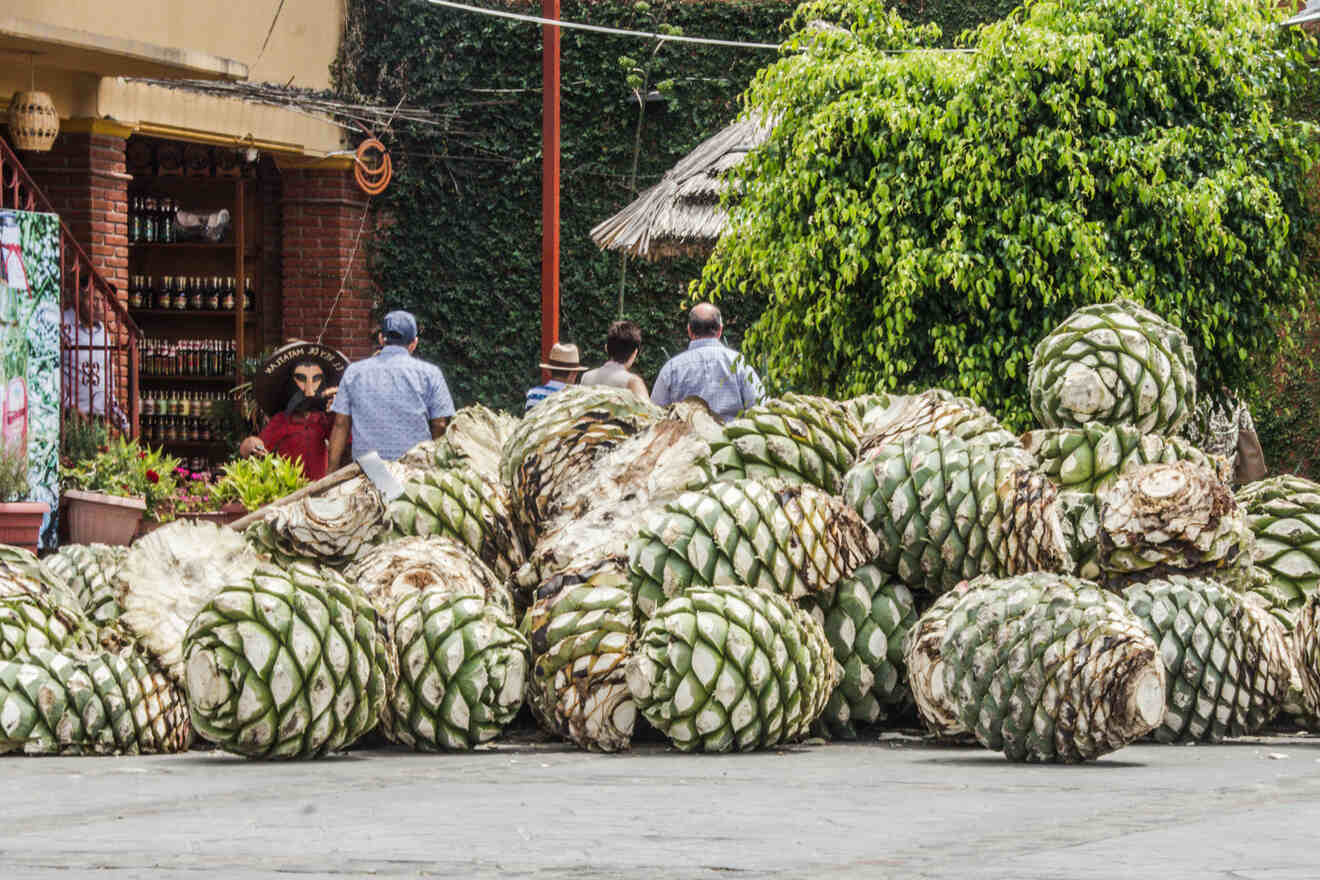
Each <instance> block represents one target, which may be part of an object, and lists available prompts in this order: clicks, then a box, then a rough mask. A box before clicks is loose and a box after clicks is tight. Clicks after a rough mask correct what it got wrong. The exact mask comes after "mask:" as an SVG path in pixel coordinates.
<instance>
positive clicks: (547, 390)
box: [523, 379, 568, 412]
mask: <svg viewBox="0 0 1320 880" xmlns="http://www.w3.org/2000/svg"><path fill="white" fill-rule="evenodd" d="M567 387H568V386H567V385H565V384H564V383H563V382H560V381H559V380H558V379H551V380H550V381H549V382H546V383H545V384H544V385H537V386H536V387H535V388H529V389H527V401H526V402H525V403H524V404H523V412H527V410H529V409H531V408H532V407H534V406H536V405H537V404H538V403H540V402H541V401H543V400H545V399H546V398H547V397H549V396H550V395H551V394H554V393H555V392H556V391H563V390H564V389H565V388H567Z"/></svg>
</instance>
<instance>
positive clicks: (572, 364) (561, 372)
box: [523, 342, 587, 412]
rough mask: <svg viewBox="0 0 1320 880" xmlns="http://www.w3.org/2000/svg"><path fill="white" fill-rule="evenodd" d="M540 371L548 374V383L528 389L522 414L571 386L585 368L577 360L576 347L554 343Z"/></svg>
mask: <svg viewBox="0 0 1320 880" xmlns="http://www.w3.org/2000/svg"><path fill="white" fill-rule="evenodd" d="M541 369H543V370H545V371H547V372H548V373H549V374H550V381H549V382H546V383H545V384H544V385H537V386H536V387H535V388H531V389H528V391H527V402H526V404H524V406H523V411H524V412H525V411H527V410H529V409H531V408H532V407H534V406H536V405H537V404H538V403H540V402H541V401H543V400H545V399H546V398H547V397H549V396H550V395H551V394H554V393H555V392H556V391H561V390H563V389H564V388H567V387H568V386H569V385H572V384H573V383H574V382H576V381H577V379H578V375H579V374H580V373H582V372H584V371H585V370H586V369H587V368H586V367H584V366H582V363H581V360H580V359H579V358H578V349H577V346H576V345H571V344H569V343H564V342H556V343H555V344H554V345H553V346H552V347H551V348H550V357H549V358H547V359H546V360H545V361H544V362H542V364H541Z"/></svg>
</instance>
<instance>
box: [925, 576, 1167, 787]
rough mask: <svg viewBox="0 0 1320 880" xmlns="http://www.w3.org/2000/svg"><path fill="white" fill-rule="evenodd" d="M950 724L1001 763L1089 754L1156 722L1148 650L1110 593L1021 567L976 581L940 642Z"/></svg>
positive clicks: (1158, 688)
mask: <svg viewBox="0 0 1320 880" xmlns="http://www.w3.org/2000/svg"><path fill="white" fill-rule="evenodd" d="M940 661H941V664H942V666H943V673H944V692H945V695H946V697H947V699H949V701H950V702H951V703H952V704H953V705H955V706H956V707H957V710H958V720H959V721H961V722H962V724H963V725H964V726H966V727H967V728H969V729H970V730H971V731H972V732H973V733H975V734H976V738H977V740H978V741H979V742H980V743H981V744H982V745H983V746H985V747H986V748H989V749H994V750H996V751H1003V752H1004V755H1005V756H1006V757H1008V758H1009V759H1010V760H1016V761H1050V762H1054V761H1057V762H1064V763H1072V762H1078V761H1089V760H1093V759H1095V758H1097V757H1100V756H1101V755H1104V754H1106V753H1108V752H1112V751H1114V750H1115V749H1118V748H1121V747H1122V746H1124V745H1126V744H1128V743H1129V742H1132V741H1133V740H1135V739H1137V738H1138V737H1140V736H1143V735H1144V734H1146V733H1149V732H1150V731H1151V730H1153V729H1154V728H1155V727H1156V726H1157V725H1158V724H1159V723H1160V721H1161V720H1162V719H1163V717H1164V707H1165V693H1166V678H1165V673H1164V665H1163V664H1162V663H1161V662H1160V656H1159V649H1158V647H1157V646H1156V645H1155V642H1154V641H1152V640H1151V638H1150V637H1149V636H1148V635H1146V632H1145V630H1144V629H1143V628H1142V625H1141V622H1140V621H1139V620H1137V618H1136V617H1135V616H1134V615H1133V614H1132V612H1131V611H1129V610H1128V608H1127V606H1126V605H1125V604H1124V603H1123V600H1122V599H1120V598H1119V597H1118V596H1116V595H1114V594H1112V593H1109V592H1106V591H1105V590H1102V589H1101V588H1100V587H1098V586H1097V585H1095V584H1092V583H1090V582H1088V581H1083V580H1080V579H1077V578H1071V577H1067V576H1064V575H1054V574H1044V573H1040V574H1029V575H1019V576H1017V577H1012V578H1006V579H1002V580H990V581H987V582H985V583H982V584H977V585H975V586H974V587H973V588H972V589H969V590H968V591H967V593H966V594H965V595H964V596H963V597H962V598H961V599H960V600H959V601H958V603H957V604H956V605H955V606H954V607H953V609H952V611H950V612H949V617H948V624H947V630H946V632H945V636H944V641H943V642H942V643H941V645H940Z"/></svg>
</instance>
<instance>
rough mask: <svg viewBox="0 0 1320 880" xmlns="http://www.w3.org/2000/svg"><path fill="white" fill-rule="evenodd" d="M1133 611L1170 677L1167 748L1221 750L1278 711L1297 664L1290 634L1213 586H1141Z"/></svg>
mask: <svg viewBox="0 0 1320 880" xmlns="http://www.w3.org/2000/svg"><path fill="white" fill-rule="evenodd" d="M1125 596H1126V598H1127V603H1128V607H1129V608H1131V609H1132V611H1133V612H1134V613H1135V614H1136V615H1137V618H1138V619H1139V620H1140V621H1141V624H1142V626H1143V627H1145V629H1146V632H1147V634H1149V635H1150V637H1151V639H1153V640H1154V641H1155V643H1156V644H1157V645H1159V648H1160V658H1161V660H1162V661H1163V663H1164V670H1165V672H1166V673H1167V675H1168V702H1167V705H1166V708H1165V712H1164V719H1163V721H1161V723H1160V726H1159V727H1157V728H1156V729H1155V738H1156V739H1158V740H1159V741H1160V742H1198V741H1199V742H1212V743H1213V742H1219V741H1220V740H1222V739H1224V738H1225V737H1234V736H1243V735H1245V734H1249V733H1252V732H1254V731H1256V730H1257V729H1259V728H1260V727H1261V726H1262V725H1263V724H1265V723H1266V722H1267V721H1269V720H1270V719H1271V718H1273V717H1274V715H1275V713H1277V712H1278V711H1279V708H1280V707H1281V706H1282V704H1283V701H1284V699H1285V697H1286V696H1287V693H1288V683H1289V678H1290V677H1291V674H1292V664H1291V661H1290V659H1289V657H1288V649H1287V643H1286V641H1285V638H1284V631H1283V627H1282V626H1280V625H1279V624H1278V622H1277V621H1275V620H1274V619H1273V618H1272V617H1270V615H1269V614H1268V613H1267V612H1266V611H1265V610H1264V609H1261V608H1257V607H1256V606H1255V605H1254V604H1253V603H1252V602H1250V601H1248V600H1247V599H1246V598H1245V597H1243V596H1242V595H1240V594H1238V593H1235V592H1233V591H1231V590H1229V589H1227V588H1225V587H1223V586H1221V585H1220V584H1217V583H1215V582H1214V581H1211V580H1207V579H1204V578H1187V577H1181V576H1178V575H1173V576H1171V577H1169V578H1168V579H1167V580H1157V581H1151V582H1149V583H1146V584H1141V585H1139V586H1134V587H1132V588H1130V589H1128V590H1127V592H1126V594H1125Z"/></svg>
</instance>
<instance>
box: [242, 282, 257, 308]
mask: <svg viewBox="0 0 1320 880" xmlns="http://www.w3.org/2000/svg"><path fill="white" fill-rule="evenodd" d="M256 303H257V298H256V296H255V295H254V294H253V293H252V278H251V276H249V277H246V278H244V279H243V310H244V311H246V312H250V311H252V309H253V307H254V306H256Z"/></svg>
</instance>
